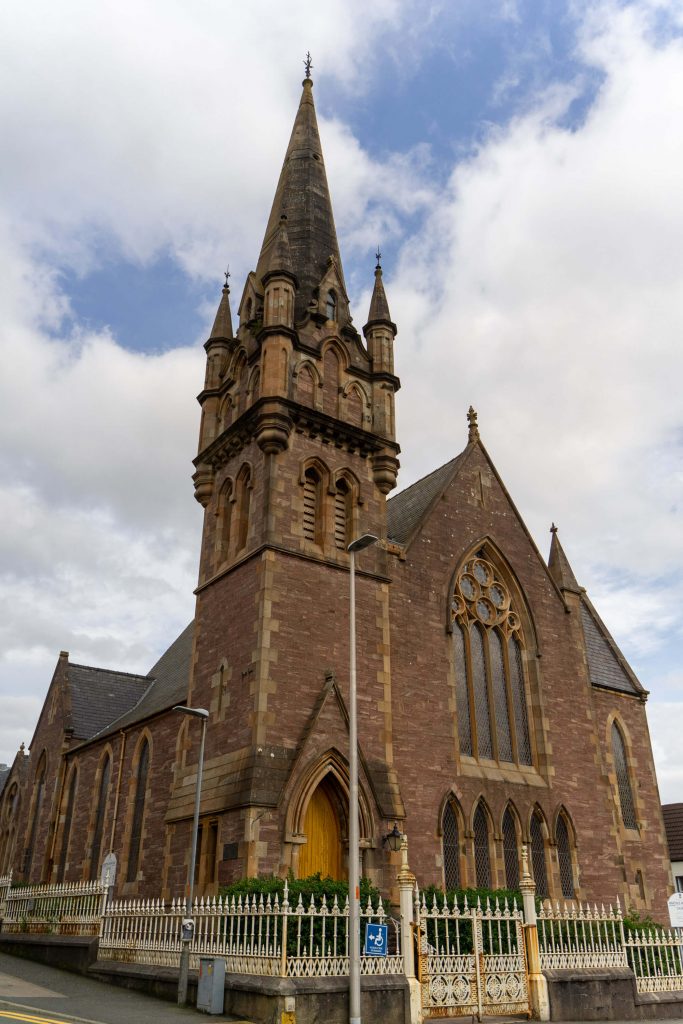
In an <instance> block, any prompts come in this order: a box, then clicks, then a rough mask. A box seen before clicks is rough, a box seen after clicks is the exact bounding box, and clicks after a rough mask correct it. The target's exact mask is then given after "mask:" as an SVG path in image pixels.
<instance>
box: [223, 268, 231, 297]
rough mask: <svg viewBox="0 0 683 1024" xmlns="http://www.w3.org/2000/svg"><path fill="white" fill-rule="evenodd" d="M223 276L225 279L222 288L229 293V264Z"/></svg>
mask: <svg viewBox="0 0 683 1024" xmlns="http://www.w3.org/2000/svg"><path fill="white" fill-rule="evenodd" d="M223 276H224V277H225V285H224V287H225V288H227V289H228V291H230V283H229V282H230V264H229V263H228V266H227V268H226V270H225V272H224V274H223Z"/></svg>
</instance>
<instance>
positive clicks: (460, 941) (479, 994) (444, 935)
mask: <svg viewBox="0 0 683 1024" xmlns="http://www.w3.org/2000/svg"><path fill="white" fill-rule="evenodd" d="M439 904H441V905H439ZM416 916H417V938H418V955H417V961H418V978H419V980H420V986H421V990H422V1011H423V1014H424V1016H425V1017H426V1018H429V1017H463V1016H477V1017H478V1018H479V1019H480V1020H481V1018H482V1016H501V1015H506V1014H513V1013H516V1014H521V1013H525V1014H526V1015H527V1016H529V1015H530V1007H529V985H528V980H527V965H526V954H525V948H524V926H523V920H522V916H523V915H522V911H521V910H518V909H517V907H516V905H514V904H513V905H512V906H510V905H509V904H508V902H507V901H505V902H504V903H503V904H502V905H501V904H500V903H499V902H498V900H496V901H495V902H494V903H493V904H492V903H491V902H490V901H489V900H487V901H486V904H485V906H484V907H482V905H481V903H480V902H479V901H477V905H476V907H470V906H468V904H467V900H466V899H465V902H464V906H463V909H462V910H460V909H459V908H458V906H457V905H456V906H454V907H449V906H448V902H447V900H446V898H445V897H442V898H441V899H440V900H439V901H437V897H436V895H435V896H434V898H433V903H432V906H431V907H428V906H427V904H426V901H425V899H424V896H423V897H422V901H421V903H420V902H419V901H418V913H417V915H416Z"/></svg>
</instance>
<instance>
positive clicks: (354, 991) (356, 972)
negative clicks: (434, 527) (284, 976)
mask: <svg viewBox="0 0 683 1024" xmlns="http://www.w3.org/2000/svg"><path fill="white" fill-rule="evenodd" d="M378 540H379V538H378V537H375V536H373V534H371V533H365V534H363V536H362V537H358V538H357V539H356V540H354V541H352V542H351V543H350V544H349V546H348V548H347V550H348V552H349V569H350V594H349V612H350V615H349V618H350V623H349V625H350V631H349V660H350V666H349V668H350V671H349V1024H360V879H359V866H360V865H359V861H360V841H359V831H358V712H357V708H356V552H357V551H362V550H363V548H367V547H370V545H371V544H376V543H377V541H378Z"/></svg>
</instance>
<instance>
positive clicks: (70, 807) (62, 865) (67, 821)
mask: <svg viewBox="0 0 683 1024" xmlns="http://www.w3.org/2000/svg"><path fill="white" fill-rule="evenodd" d="M77 785H78V772H77V771H76V769H75V768H74V769H73V771H72V772H71V781H70V782H69V788H68V790H67V798H66V811H65V814H64V827H63V828H62V848H61V850H60V852H59V867H58V868H57V881H58V882H63V881H64V872H65V870H66V858H67V856H68V853H69V840H70V838H71V823H72V821H73V817H74V804H75V802H76V786H77Z"/></svg>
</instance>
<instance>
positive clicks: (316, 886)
mask: <svg viewBox="0 0 683 1024" xmlns="http://www.w3.org/2000/svg"><path fill="white" fill-rule="evenodd" d="M287 887H288V890H289V896H288V899H289V902H290V904H292V905H294V906H296V904H297V903H298V902H299V896H301V897H302V899H303V902H304V905H305V906H306V907H308V905H309V904H310V902H311V896H315V902H316V906H318V907H319V906H320V900H321V899H322V897H323V896H325V898H326V900H327V905H328V906H330V905H331V904H332V902H333V901H334V897H335V896H336V897H337V901H338V903H339V906H340V907H341V908H342V909H343V907H344V904H345V902H346V897H347V895H348V891H349V883H348V882H340V881H337V880H335V879H334V878H322V877H321V875H320V872H318V874H316V875H309V877H308V878H294V876H293V875H291V874H290V875H289V877H288V878H287ZM218 891H219V893H220V895H221V896H227V897H231V896H234V897H235V899H237V898H238V897H239V896H242V897H245V896H250V897H251V896H254V895H255V896H260V895H261V894H263V896H264V897H266V896H268V895H270V896H271V897H272V898H274V897H275V895H276V893H277V895H278V896H279V897H280V902H282V897H283V895H284V891H285V879H284V878H278V877H276V876H275V875H266V876H264V877H263V878H242V879H240V881H239V882H233V884H232V885H224V886H221V888H220V889H219V890H218ZM379 897H380V891H379V889H377V888H376V887H375V886H374V885H373V884H372V882H371V881H370V879H369V878H361V880H360V901H361V906H362V908H363V909H364V908H365V907H366V906H367V903H368V898H370V899H372V905H373V907H376V906H377V901H378V899H379Z"/></svg>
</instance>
